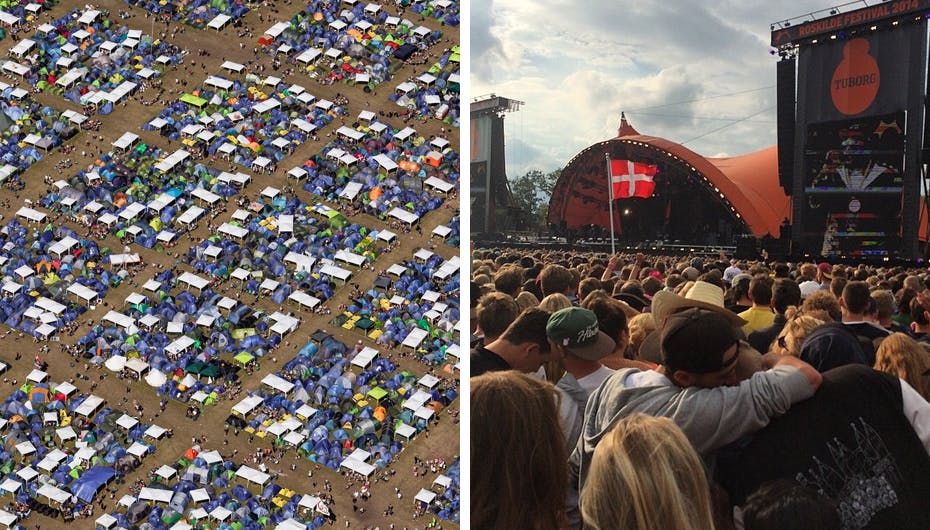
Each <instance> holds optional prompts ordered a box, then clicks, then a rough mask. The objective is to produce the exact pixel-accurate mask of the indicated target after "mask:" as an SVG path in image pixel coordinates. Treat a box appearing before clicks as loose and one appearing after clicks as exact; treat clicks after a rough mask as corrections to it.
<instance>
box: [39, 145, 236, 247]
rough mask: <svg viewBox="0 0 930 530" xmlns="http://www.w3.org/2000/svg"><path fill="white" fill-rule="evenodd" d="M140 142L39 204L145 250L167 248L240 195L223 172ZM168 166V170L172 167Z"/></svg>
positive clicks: (59, 185)
mask: <svg viewBox="0 0 930 530" xmlns="http://www.w3.org/2000/svg"><path fill="white" fill-rule="evenodd" d="M188 156H189V153H188V152H187V151H184V150H178V151H175V152H174V153H171V154H168V153H166V152H165V151H163V150H162V149H160V148H158V147H154V146H148V145H146V144H144V143H139V144H137V145H135V147H133V148H127V150H126V151H123V152H116V153H115V154H113V155H112V156H111V155H110V154H102V155H100V157H99V158H98V159H97V160H96V161H95V162H94V163H93V164H91V165H90V166H88V167H87V168H83V169H80V170H79V171H78V172H77V173H76V174H75V175H74V176H73V177H71V178H70V179H68V180H67V181H58V182H56V185H55V186H54V189H53V191H52V192H51V193H49V194H47V195H46V196H45V197H43V198H42V200H41V201H40V204H41V205H42V206H45V207H47V208H55V209H57V210H59V211H63V212H65V213H68V214H70V215H73V216H75V217H77V218H78V219H79V220H81V221H83V222H85V224H88V225H90V224H95V223H100V224H104V225H106V226H107V227H109V230H110V232H111V233H112V234H114V235H115V236H117V237H119V238H121V239H123V238H128V239H126V240H132V241H133V242H134V243H136V244H139V245H141V246H143V247H145V248H155V249H156V250H159V249H163V245H164V244H165V243H169V242H171V241H173V240H174V239H175V237H176V234H177V232H178V231H180V230H183V229H186V228H187V227H188V226H189V225H190V224H191V223H193V222H195V221H196V220H197V219H198V218H199V217H200V216H201V215H203V214H204V213H205V212H206V210H205V209H204V208H201V207H200V206H197V204H201V205H203V206H204V207H208V206H210V205H214V204H216V203H218V202H219V201H221V200H222V199H223V198H226V197H231V196H233V195H236V194H237V193H238V188H237V187H236V185H235V183H230V182H228V181H224V180H222V179H221V175H222V173H221V172H220V171H219V170H216V169H212V168H207V167H206V166H204V165H203V164H199V163H192V162H190V161H188V160H187V158H188ZM169 166H170V167H169Z"/></svg>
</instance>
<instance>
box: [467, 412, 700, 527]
mask: <svg viewBox="0 0 930 530" xmlns="http://www.w3.org/2000/svg"><path fill="white" fill-rule="evenodd" d="M473 491H474V489H473ZM472 505H474V502H473V503H472ZM581 514H582V519H583V521H584V528H585V529H587V530H615V529H636V530H653V529H657V528H661V529H662V530H712V529H713V528H714V521H713V515H712V513H711V504H710V488H709V486H708V483H707V478H706V476H705V474H704V466H703V465H702V464H701V460H700V458H699V457H698V455H697V453H696V452H695V451H694V448H693V447H692V446H691V443H690V442H689V441H688V439H687V438H686V437H685V435H684V433H683V432H682V431H681V429H680V428H679V427H678V426H677V425H675V423H674V422H672V420H670V419H668V418H658V417H653V416H647V415H645V414H633V415H630V416H627V417H625V418H622V419H620V420H619V421H618V422H617V424H616V425H615V426H614V427H613V429H612V430H611V431H610V432H609V433H608V434H607V435H606V436H605V437H604V438H603V439H602V440H601V442H600V443H599V444H598V446H597V449H596V450H595V451H594V458H593V460H592V462H591V471H590V472H589V473H588V478H587V481H586V482H585V485H584V488H583V489H582V492H581Z"/></svg>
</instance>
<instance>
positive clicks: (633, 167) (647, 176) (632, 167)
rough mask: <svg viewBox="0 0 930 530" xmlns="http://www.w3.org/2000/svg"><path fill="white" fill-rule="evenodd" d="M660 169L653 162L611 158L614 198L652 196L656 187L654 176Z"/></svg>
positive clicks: (644, 197)
mask: <svg viewBox="0 0 930 530" xmlns="http://www.w3.org/2000/svg"><path fill="white" fill-rule="evenodd" d="M658 171H659V167H658V166H655V165H652V164H643V163H641V162H633V161H632V160H613V159H611V161H610V183H611V185H612V187H613V198H614V199H627V198H630V197H641V198H643V199H646V198H648V197H651V196H652V192H654V191H655V189H656V183H655V182H654V181H653V177H655V176H656V173H658Z"/></svg>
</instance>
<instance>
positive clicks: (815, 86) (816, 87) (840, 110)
mask: <svg viewBox="0 0 930 530" xmlns="http://www.w3.org/2000/svg"><path fill="white" fill-rule="evenodd" d="M926 32H927V29H926V27H925V26H924V25H922V24H913V25H911V24H908V25H901V27H900V28H898V29H894V30H891V31H887V30H886V31H877V32H875V33H871V34H868V33H863V32H860V33H857V34H856V35H855V37H854V38H850V39H848V40H847V39H836V40H828V42H825V43H819V44H814V45H810V46H805V47H802V48H801V51H800V56H799V62H798V96H799V107H800V108H803V109H804V115H803V118H804V119H805V121H806V123H817V122H824V121H831V120H841V119H844V118H852V117H858V116H872V115H876V114H887V113H891V112H895V111H899V110H902V109H906V108H907V103H908V101H907V99H908V91H907V90H904V89H903V87H908V86H914V84H915V83H917V84H920V85H923V84H924V82H925V80H924V68H925V67H926V65H923V66H921V65H920V64H914V62H915V61H916V62H917V63H919V62H920V61H921V60H922V59H923V57H924V52H923V51H922V47H926V44H925V42H926ZM827 39H829V37H827Z"/></svg>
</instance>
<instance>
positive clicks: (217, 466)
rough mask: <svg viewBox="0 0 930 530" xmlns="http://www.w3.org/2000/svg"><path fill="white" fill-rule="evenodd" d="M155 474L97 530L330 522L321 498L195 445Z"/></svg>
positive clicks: (238, 528) (248, 528)
mask: <svg viewBox="0 0 930 530" xmlns="http://www.w3.org/2000/svg"><path fill="white" fill-rule="evenodd" d="M155 475H156V477H155V479H154V480H152V481H151V482H150V483H149V484H147V485H146V486H144V487H143V488H142V489H141V490H140V491H139V493H138V494H137V495H126V496H124V497H123V498H122V499H120V500H119V502H118V503H117V505H116V506H115V511H111V512H109V513H107V514H104V515H102V516H101V517H99V518H97V520H96V526H97V528H103V529H107V530H109V529H115V528H148V529H151V530H167V529H169V528H191V525H196V526H198V527H204V525H206V526H208V527H210V528H224V529H229V530H261V529H264V528H276V527H277V528H307V529H316V528H322V527H323V526H324V525H325V524H326V523H328V522H330V518H331V513H332V512H331V511H330V508H329V506H328V505H327V504H326V503H325V502H324V501H322V500H321V499H320V498H319V497H315V496H313V495H309V494H299V493H297V492H295V491H293V490H290V489H287V488H284V487H282V486H281V485H280V484H278V483H276V482H275V481H274V480H272V478H271V476H270V475H268V474H267V473H263V472H261V471H259V470H257V469H253V468H250V467H248V466H246V465H237V464H236V463H234V462H233V461H231V460H223V458H222V457H221V456H220V454H219V452H217V451H215V450H214V451H202V450H201V448H200V446H194V447H192V448H190V449H188V450H187V451H186V452H185V453H184V455H183V456H181V457H180V458H179V459H178V460H177V461H176V462H175V463H174V464H173V465H171V466H163V467H162V468H161V469H159V470H157V471H156V473H155Z"/></svg>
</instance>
